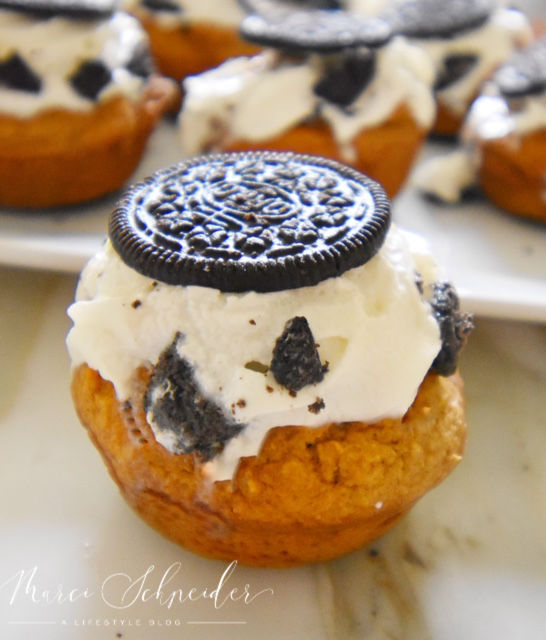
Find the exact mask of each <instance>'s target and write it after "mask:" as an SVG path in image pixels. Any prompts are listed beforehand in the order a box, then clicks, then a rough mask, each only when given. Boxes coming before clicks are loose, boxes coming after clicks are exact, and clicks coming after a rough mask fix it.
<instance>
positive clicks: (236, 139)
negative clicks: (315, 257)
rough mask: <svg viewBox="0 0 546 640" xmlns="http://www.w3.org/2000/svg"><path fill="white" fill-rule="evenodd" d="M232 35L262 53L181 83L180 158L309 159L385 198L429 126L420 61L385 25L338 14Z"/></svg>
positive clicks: (430, 111) (425, 67)
mask: <svg viewBox="0 0 546 640" xmlns="http://www.w3.org/2000/svg"><path fill="white" fill-rule="evenodd" d="M241 32H242V33H243V35H244V36H245V37H246V38H247V39H250V40H252V41H254V42H256V43H259V44H260V45H262V46H264V47H266V50H265V51H264V52H263V53H262V54H260V55H258V56H254V57H252V58H237V59H235V60H232V61H229V62H227V63H225V64H223V65H221V66H220V67H218V68H217V69H214V70H211V71H209V72H207V73H204V74H201V75H199V76H194V77H191V78H187V80H186V81H185V83H184V87H185V90H186V96H185V99H184V102H183V105H182V109H181V112H180V116H179V123H180V140H181V144H182V147H183V150H184V152H185V153H187V154H188V155H193V154H197V153H201V152H204V151H211V150H212V151H218V150H223V151H246V150H260V149H268V150H274V151H294V152H297V153H311V154H313V155H320V156H324V157H328V158H332V159H334V160H338V161H343V162H345V163H348V164H351V165H352V166H354V167H355V168H357V169H358V170H360V171H362V172H363V173H365V174H367V175H369V176H371V177H372V178H373V179H375V180H378V181H379V182H381V184H382V185H383V186H384V187H385V189H386V190H387V192H388V194H389V196H391V197H393V196H394V195H395V194H396V193H397V192H398V190H399V189H400V187H401V185H402V183H403V182H404V179H405V177H406V175H407V173H408V171H409V168H410V167H411V165H412V163H413V160H414V157H415V155H416V153H417V151H418V149H419V148H420V145H421V143H422V141H423V139H424V138H425V137H426V135H427V133H428V131H429V128H430V126H431V124H432V120H433V118H434V109H435V106H434V99H433V96H432V92H431V82H432V77H433V73H432V67H431V64H430V61H429V59H428V57H427V56H426V54H424V53H423V51H422V50H421V49H420V48H418V47H415V46H413V45H410V44H408V43H407V42H405V40H404V39H403V38H393V37H392V33H391V31H390V29H389V27H388V25H387V24H386V23H385V22H383V21H381V20H378V19H373V18H367V17H363V16H356V15H351V14H349V13H346V12H343V11H326V10H322V11H321V10H308V11H295V10H285V11H280V10H279V11H277V12H270V13H264V14H262V15H258V14H255V15H251V16H248V17H247V18H245V20H244V21H243V23H242V25H241Z"/></svg>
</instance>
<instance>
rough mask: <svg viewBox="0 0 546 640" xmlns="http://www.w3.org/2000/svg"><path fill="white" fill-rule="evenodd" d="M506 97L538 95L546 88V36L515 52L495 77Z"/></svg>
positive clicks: (497, 84)
mask: <svg viewBox="0 0 546 640" xmlns="http://www.w3.org/2000/svg"><path fill="white" fill-rule="evenodd" d="M493 81H494V83H495V84H496V86H497V87H498V88H499V89H500V91H501V93H502V95H503V96H505V97H506V98H521V97H523V96H527V95H538V94H541V93H544V91H545V90H546V37H543V38H540V39H539V40H535V42H533V43H531V44H530V45H529V46H528V47H526V48H525V49H523V50H522V51H519V52H518V53H516V54H514V55H513V56H512V57H511V58H510V60H508V62H507V63H506V64H504V65H503V66H502V67H501V68H500V69H498V71H497V72H496V73H495V75H494V77H493Z"/></svg>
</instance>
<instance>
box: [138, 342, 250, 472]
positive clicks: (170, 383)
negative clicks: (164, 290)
mask: <svg viewBox="0 0 546 640" xmlns="http://www.w3.org/2000/svg"><path fill="white" fill-rule="evenodd" d="M183 340H184V336H183V335H182V334H178V335H177V336H175V339H174V340H173V342H172V344H171V345H170V346H169V347H168V348H167V349H166V350H165V351H164V352H163V353H162V354H161V356H160V358H159V360H158V362H157V364H156V365H155V367H154V369H153V372H152V376H151V379H150V383H149V385H148V389H147V391H146V396H145V408H146V412H147V415H148V416H149V418H150V420H151V422H152V424H153V425H154V431H155V432H156V435H158V432H159V433H160V434H161V436H162V439H166V440H168V441H169V442H171V443H172V449H173V451H174V453H177V454H181V453H194V452H195V453H199V454H200V455H201V457H202V458H203V459H204V460H210V459H211V458H212V457H214V456H215V455H216V454H217V453H219V452H220V451H221V450H222V449H223V448H224V445H225V443H226V442H227V441H228V440H230V439H231V438H233V437H234V436H236V435H237V434H238V433H239V432H240V431H241V430H242V429H243V428H244V426H245V425H244V424H242V423H239V422H236V421H235V420H233V419H232V418H230V417H229V416H226V415H225V413H224V412H223V411H222V409H221V408H220V407H219V406H218V405H217V404H215V403H214V402H213V401H212V400H211V399H209V398H207V397H206V396H205V395H204V394H203V392H202V390H201V388H200V387H199V385H198V383H197V381H196V380H195V376H194V373H193V369H192V367H191V365H190V364H189V363H188V362H187V361H186V360H185V359H184V358H181V357H180V356H179V355H178V350H177V344H178V342H179V341H183Z"/></svg>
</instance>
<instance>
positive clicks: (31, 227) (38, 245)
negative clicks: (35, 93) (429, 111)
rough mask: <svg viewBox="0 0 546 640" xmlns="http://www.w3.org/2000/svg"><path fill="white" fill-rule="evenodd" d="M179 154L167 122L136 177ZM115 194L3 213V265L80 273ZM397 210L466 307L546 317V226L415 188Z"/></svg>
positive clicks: (397, 218)
mask: <svg viewBox="0 0 546 640" xmlns="http://www.w3.org/2000/svg"><path fill="white" fill-rule="evenodd" d="M429 150H430V146H429ZM180 159H181V154H180V151H179V149H178V146H177V140H176V133H175V130H174V125H173V124H172V123H168V122H167V123H163V124H162V125H161V126H160V127H159V128H158V129H157V131H156V132H155V133H154V135H153V136H152V138H151V140H150V144H149V147H148V150H147V153H146V155H145V157H144V159H143V161H142V163H141V165H140V167H139V169H138V171H137V173H136V174H135V176H134V180H135V181H136V180H139V179H141V178H143V177H144V176H146V175H149V174H150V173H151V172H152V171H154V170H156V169H158V168H161V167H164V166H167V165H169V164H171V163H173V162H176V161H178V160H180ZM116 199H117V196H112V197H109V198H105V199H103V200H101V201H99V202H95V203H92V204H90V205H86V206H81V207H75V208H71V209H68V210H63V211H56V212H52V213H43V212H40V213H34V214H29V213H22V212H7V211H0V264H6V265H13V266H22V267H33V268H39V269H49V270H57V271H67V272H79V271H80V269H81V267H82V266H83V265H84V264H85V262H86V261H87V259H88V258H89V257H90V256H91V255H92V254H93V253H94V252H95V250H96V249H97V247H99V245H100V244H101V242H102V240H103V238H104V236H105V233H106V225H107V218H108V214H109V212H110V211H111V210H112V208H113V206H114V204H115V202H116ZM393 212H394V219H395V221H396V222H397V223H398V224H400V226H404V227H406V228H408V229H410V230H413V231H417V232H419V233H422V234H423V235H424V236H425V237H426V238H428V239H429V241H430V244H431V247H432V248H433V252H434V254H435V255H436V256H437V257H438V259H439V261H440V263H441V264H442V265H444V266H445V267H446V271H447V274H448V276H449V278H450V279H451V280H452V281H453V282H454V283H455V284H456V285H457V287H458V289H459V291H460V294H461V299H462V301H463V304H464V306H465V307H466V308H467V309H469V310H471V311H474V312H476V313H479V314H481V315H487V316H496V317H504V318H511V319H523V320H534V321H546V226H540V225H538V224H533V223H529V222H527V221H524V220H519V219H517V218H515V217H513V216H510V215H507V214H505V213H503V212H501V211H499V210H497V209H495V208H494V207H493V206H491V205H489V204H487V203H479V204H469V205H463V206H457V207H439V206H437V205H434V204H431V203H429V202H427V201H425V200H424V199H423V198H421V197H420V196H419V195H418V194H417V193H415V192H414V191H413V190H411V189H406V190H405V191H404V192H403V193H402V194H401V195H400V196H399V197H398V198H397V199H396V202H395V204H394V208H393Z"/></svg>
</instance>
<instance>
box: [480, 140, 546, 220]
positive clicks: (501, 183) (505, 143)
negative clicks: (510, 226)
mask: <svg viewBox="0 0 546 640" xmlns="http://www.w3.org/2000/svg"><path fill="white" fill-rule="evenodd" d="M545 149H546V130H542V131H537V132H536V133H533V134H529V135H527V136H524V137H523V138H522V139H521V141H520V142H516V141H515V140H511V139H501V140H491V141H487V142H484V143H483V144H482V146H481V154H480V157H481V165H480V171H479V179H480V184H481V187H482V189H483V190H484V192H485V193H486V195H487V197H488V198H489V199H490V200H491V201H492V202H494V203H495V204H496V205H497V206H498V207H500V208H501V209H505V210H506V211H509V212H510V213H514V214H516V215H519V216H524V217H527V218H533V219H535V220H539V221H541V222H545V221H546V159H545V151H544V150H545Z"/></svg>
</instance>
